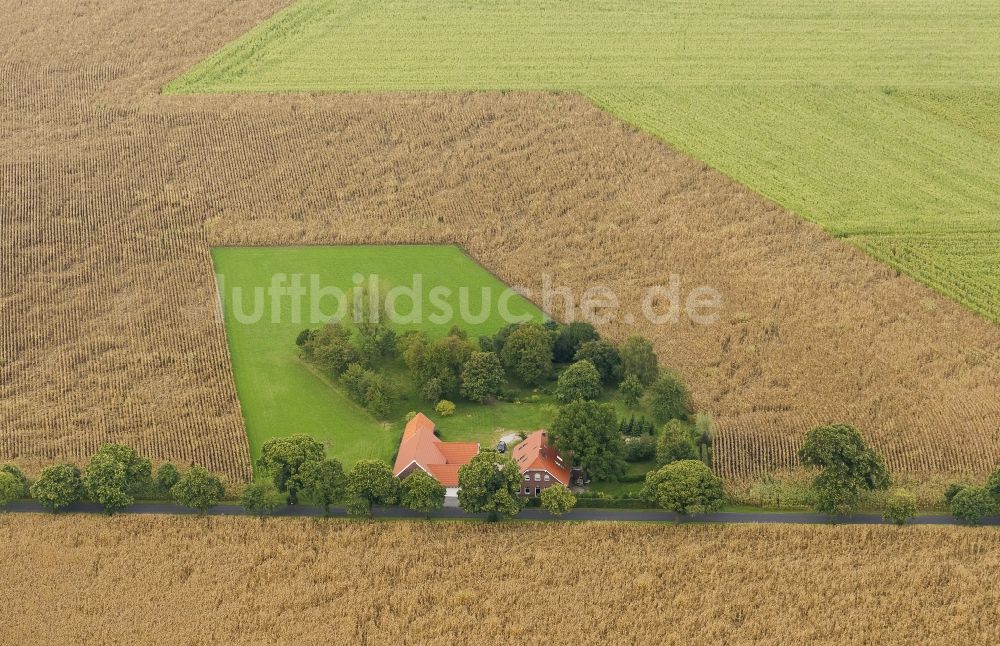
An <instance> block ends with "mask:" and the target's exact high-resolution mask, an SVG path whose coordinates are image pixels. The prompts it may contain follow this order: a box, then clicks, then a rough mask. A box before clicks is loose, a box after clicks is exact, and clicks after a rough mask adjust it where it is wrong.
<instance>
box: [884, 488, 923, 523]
mask: <svg viewBox="0 0 1000 646" xmlns="http://www.w3.org/2000/svg"><path fill="white" fill-rule="evenodd" d="M916 515H917V497H916V496H914V495H913V494H912V493H910V492H909V491H907V490H906V489H893V490H892V491H891V492H889V495H888V496H886V499H885V511H884V512H883V514H882V517H883V518H884V519H886V520H890V521H892V522H893V523H895V524H897V525H905V524H906V523H907V522H909V521H910V519H912V518H913V517H914V516H916Z"/></svg>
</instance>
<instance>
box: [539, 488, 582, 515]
mask: <svg viewBox="0 0 1000 646" xmlns="http://www.w3.org/2000/svg"><path fill="white" fill-rule="evenodd" d="M539 498H540V499H541V500H540V502H541V504H542V509H544V510H546V511H548V512H549V513H550V514H552V515H553V516H562V515H563V514H565V513H568V512H570V511H572V510H573V508H574V507H576V496H574V495H573V492H572V491H570V490H569V489H568V488H567V487H566V486H564V485H561V484H554V485H552V486H550V487H546V488H544V489H542V494H541V495H540V496H539Z"/></svg>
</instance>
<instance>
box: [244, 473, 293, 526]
mask: <svg viewBox="0 0 1000 646" xmlns="http://www.w3.org/2000/svg"><path fill="white" fill-rule="evenodd" d="M284 504H285V495H284V494H283V493H281V492H280V491H278V488H277V487H275V486H274V483H273V482H271V481H270V480H262V481H260V482H251V483H250V484H248V485H247V486H246V487H244V489H243V494H242V495H241V496H240V505H242V507H243V509H245V510H247V512H248V513H250V514H252V515H254V516H258V517H260V518H263V517H264V516H270V515H272V514H273V513H274V512H275V511H277V510H278V508H279V507H281V506H282V505H284Z"/></svg>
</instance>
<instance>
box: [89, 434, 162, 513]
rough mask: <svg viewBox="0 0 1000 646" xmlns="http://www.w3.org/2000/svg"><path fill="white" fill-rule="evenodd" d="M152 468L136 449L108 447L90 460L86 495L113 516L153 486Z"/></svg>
mask: <svg viewBox="0 0 1000 646" xmlns="http://www.w3.org/2000/svg"><path fill="white" fill-rule="evenodd" d="M151 474H152V466H151V465H150V462H149V460H147V459H146V458H143V457H142V456H140V455H139V454H138V453H136V452H135V451H134V450H133V449H131V448H129V447H127V446H123V445H121V444H105V445H104V446H102V447H101V448H100V450H98V452H97V453H95V454H94V456H93V457H92V458H91V459H90V464H89V465H87V470H86V472H85V473H84V475H83V486H84V489H85V490H86V492H87V495H88V496H89V497H90V499H91V500H93V501H94V502H96V503H100V504H101V505H103V506H104V511H105V512H107V513H108V514H113V513H114V512H116V511H121V510H122V509H125V508H127V507H130V506H131V505H132V504H133V503H134V502H135V497H136V495H137V494H139V493H141V492H143V491H147V490H148V489H149V485H150V484H151V483H152V475H151Z"/></svg>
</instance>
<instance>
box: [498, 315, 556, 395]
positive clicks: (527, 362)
mask: <svg viewBox="0 0 1000 646" xmlns="http://www.w3.org/2000/svg"><path fill="white" fill-rule="evenodd" d="M500 361H501V362H502V363H503V365H504V368H506V369H507V371H508V372H510V374H512V375H514V376H515V377H517V378H518V379H520V380H521V381H523V382H524V383H526V384H528V385H529V386H537V385H539V384H541V383H542V382H543V381H545V380H546V379H548V378H549V375H550V374H551V373H552V332H551V331H549V330H547V329H545V327H543V326H541V325H539V324H538V323H525V324H523V325H521V326H519V327H518V328H517V329H516V330H514V331H513V332H512V333H511V335H510V336H509V337H507V342H506V343H504V346H503V350H501V351H500Z"/></svg>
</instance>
